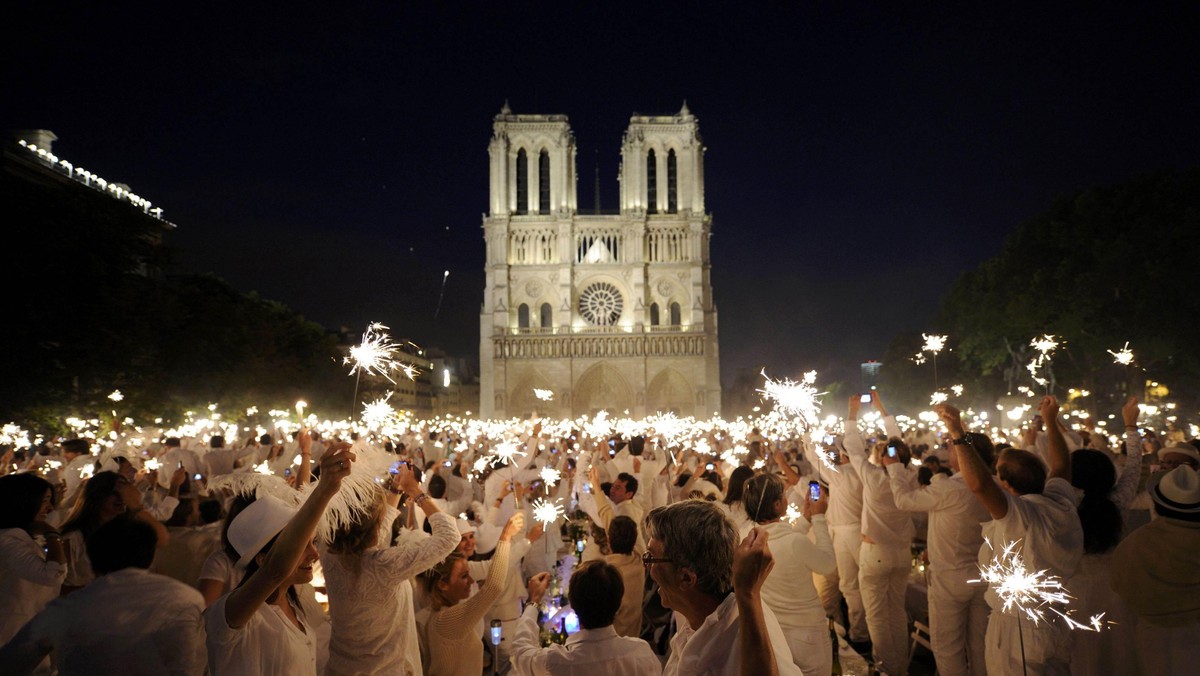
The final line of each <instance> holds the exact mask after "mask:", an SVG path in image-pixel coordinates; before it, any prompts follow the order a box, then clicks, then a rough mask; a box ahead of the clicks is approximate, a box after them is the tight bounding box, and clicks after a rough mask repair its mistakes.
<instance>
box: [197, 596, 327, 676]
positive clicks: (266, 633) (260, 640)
mask: <svg viewBox="0 0 1200 676" xmlns="http://www.w3.org/2000/svg"><path fill="white" fill-rule="evenodd" d="M228 599H229V594H225V595H224V596H222V597H221V598H219V599H217V602H216V603H214V604H212V606H210V607H209V609H208V610H206V611H204V626H205V631H206V633H207V634H208V669H209V672H210V673H212V675H213V676H226V675H227V674H233V675H237V676H241V675H243V674H244V675H246V676H251V675H254V676H259V675H261V676H294V675H296V674H311V675H313V676H315V675H316V673H317V623H319V622H321V621H323V619H322V618H323V616H322V613H321V607H320V606H317V605H314V604H312V603H310V602H309V601H308V600H307V599H306V598H305V595H304V594H300V606H301V610H302V613H298V614H299V615H301V617H300V623H301V624H303V625H304V629H303V630H301V629H300V628H299V627H297V626H296V625H294V624H292V621H291V620H289V619H288V617H287V616H286V615H284V613H283V611H282V610H281V609H280V608H279V606H277V605H275V604H267V603H264V604H262V605H260V606H259V607H258V611H257V612H255V613H254V615H253V616H251V617H250V621H249V622H247V623H246V624H245V625H244V626H242V627H239V628H237V629H232V628H230V626H229V624H228V623H227V622H226V621H225V602H226V601H227V600H228Z"/></svg>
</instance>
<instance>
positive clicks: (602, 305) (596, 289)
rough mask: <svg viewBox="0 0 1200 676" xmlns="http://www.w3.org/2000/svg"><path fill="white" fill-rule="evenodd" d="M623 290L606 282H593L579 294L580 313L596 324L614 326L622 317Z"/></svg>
mask: <svg viewBox="0 0 1200 676" xmlns="http://www.w3.org/2000/svg"><path fill="white" fill-rule="evenodd" d="M621 304H622V301H621V292H620V291H618V290H617V287H615V286H613V285H612V284H608V283H606V282H600V283H597V284H593V285H591V286H589V287H588V288H586V289H584V290H583V293H581V294H579V314H581V315H583V318H584V319H586V320H587V321H588V323H589V324H594V325H596V326H612V325H613V324H616V323H617V320H618V319H620V318H621Z"/></svg>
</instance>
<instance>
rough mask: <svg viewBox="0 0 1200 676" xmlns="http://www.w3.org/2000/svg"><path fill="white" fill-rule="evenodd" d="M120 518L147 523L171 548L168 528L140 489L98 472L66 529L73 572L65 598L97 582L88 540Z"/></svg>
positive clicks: (69, 573)
mask: <svg viewBox="0 0 1200 676" xmlns="http://www.w3.org/2000/svg"><path fill="white" fill-rule="evenodd" d="M117 518H122V519H137V520H139V521H142V522H145V523H146V524H147V525H149V526H150V527H151V528H153V529H154V532H155V534H156V535H157V536H158V546H159V547H166V546H167V542H168V540H169V537H170V536H169V535H168V534H167V528H166V526H164V525H162V523H161V522H159V521H158V519H155V518H154V516H153V515H151V514H150V512H149V511H148V510H147V509H146V506H145V505H144V504H142V492H141V491H139V490H138V487H137V486H136V485H135V484H134V483H133V482H132V481H130V480H129V479H127V478H125V477H123V476H121V475H120V474H117V473H116V472H97V473H96V474H95V476H92V477H91V478H89V479H88V480H87V482H86V483H84V485H83V490H82V492H80V493H79V497H78V498H77V499H76V501H75V506H74V507H73V508H72V509H71V515H70V516H68V517H67V520H66V522H64V523H63V526H62V533H63V544H64V545H65V546H66V549H67V562H68V566H69V568H70V570H68V571H67V579H66V580H65V581H64V582H63V586H62V593H63V595H64V596H66V595H67V594H70V593H71V592H73V591H75V590H76V589H79V588H80V587H82V586H83V585H85V584H87V583H89V582H91V581H92V580H93V579H95V577H96V576H95V574H94V573H93V572H92V564H91V561H89V560H88V555H87V538H88V537H90V536H91V534H92V533H95V532H96V529H98V528H100V526H103V525H104V524H106V523H108V522H109V521H112V520H113V519H117Z"/></svg>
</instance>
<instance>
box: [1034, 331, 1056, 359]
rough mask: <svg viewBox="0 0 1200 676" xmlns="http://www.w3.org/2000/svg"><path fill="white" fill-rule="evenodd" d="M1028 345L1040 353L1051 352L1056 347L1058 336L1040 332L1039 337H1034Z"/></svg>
mask: <svg viewBox="0 0 1200 676" xmlns="http://www.w3.org/2000/svg"><path fill="white" fill-rule="evenodd" d="M1029 347H1032V348H1033V349H1035V350H1037V351H1038V352H1040V353H1042V354H1051V353H1053V352H1054V351H1055V350H1056V349H1058V338H1057V337H1056V336H1053V335H1051V334H1049V333H1046V334H1042V337H1041V338H1034V339H1033V340H1031V341H1030V342H1029Z"/></svg>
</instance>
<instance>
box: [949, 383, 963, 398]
mask: <svg viewBox="0 0 1200 676" xmlns="http://www.w3.org/2000/svg"><path fill="white" fill-rule="evenodd" d="M950 391H951V392H953V393H954V396H956V397H961V396H962V393H963V386H962V385H951V386H950Z"/></svg>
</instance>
